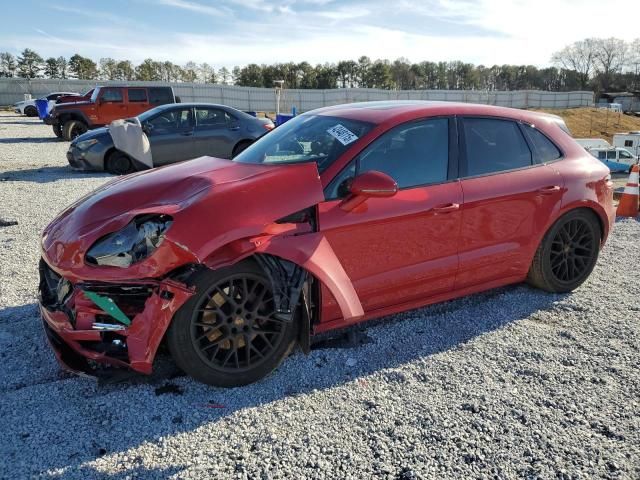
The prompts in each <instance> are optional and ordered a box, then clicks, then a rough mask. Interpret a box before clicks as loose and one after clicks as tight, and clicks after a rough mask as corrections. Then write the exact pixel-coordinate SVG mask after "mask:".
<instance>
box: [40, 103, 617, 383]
mask: <svg viewBox="0 0 640 480" xmlns="http://www.w3.org/2000/svg"><path fill="white" fill-rule="evenodd" d="M612 194H613V189H612V184H611V181H610V177H609V171H608V170H607V168H606V167H605V166H604V165H603V164H602V163H600V162H599V161H598V160H597V159H595V158H593V157H592V156H591V155H589V154H588V153H587V152H585V150H584V149H583V148H581V147H580V146H579V145H578V144H577V143H575V142H574V141H573V140H572V139H571V137H570V136H569V135H568V133H567V132H566V127H565V126H564V123H563V122H562V120H560V119H559V118H558V117H555V116H552V115H546V114H541V113H533V112H527V111H521V110H513V109H507V108H498V107H489V106H482V105H470V104H455V103H434V102H371V103H361V104H351V105H339V106H334V107H328V108H323V109H320V110H315V111H313V112H309V113H306V114H304V115H301V116H299V117H296V118H295V119H293V120H291V121H289V122H287V123H286V124H284V125H282V126H280V127H278V128H277V129H275V130H274V131H273V132H271V133H269V134H267V135H265V136H264V137H263V138H261V139H260V140H258V141H257V142H256V143H254V144H253V145H252V146H251V147H249V148H248V149H247V150H245V151H244V152H242V153H241V154H240V155H239V156H238V157H236V158H235V159H234V160H233V161H231V160H221V159H217V158H211V157H202V158H198V159H195V160H191V161H187V162H183V163H179V164H175V165H171V166H167V167H163V168H160V169H156V170H153V171H149V172H144V173H138V174H133V175H130V176H127V177H122V178H118V179H116V180H114V181H112V182H110V183H108V184H106V185H104V186H103V187H102V188H99V189H98V190H96V191H95V192H93V193H92V194H90V195H88V196H86V197H85V198H83V199H81V200H80V201H78V202H76V203H75V204H73V205H72V206H71V207H69V208H68V209H67V210H66V211H64V212H63V213H61V214H60V215H59V216H58V217H57V218H56V219H55V220H54V221H53V222H52V223H51V224H50V225H49V226H48V227H47V228H46V229H45V231H44V233H43V237H42V261H41V263H40V272H41V282H40V297H41V311H42V316H43V319H44V327H45V331H46V334H47V336H48V338H49V340H50V343H51V345H52V346H53V349H54V350H55V352H56V355H57V357H58V358H59V360H60V361H61V363H62V364H63V365H64V366H66V367H67V368H69V369H71V370H74V371H79V372H87V373H93V374H101V373H103V372H105V371H109V370H110V369H113V368H114V367H115V368H118V367H119V368H126V369H131V370H134V371H138V372H143V373H149V372H150V371H151V369H152V364H153V360H154V357H155V354H156V351H157V350H158V347H159V346H160V344H161V342H163V341H165V342H166V343H167V345H168V347H169V350H170V352H171V354H172V356H173V358H174V359H175V361H176V363H177V365H178V366H179V367H180V368H181V369H183V370H184V371H185V372H186V373H188V374H189V375H192V376H193V377H195V378H196V379H198V380H200V381H203V382H206V383H209V384H213V385H218V386H227V387H229V386H237V385H243V384H247V383H250V382H254V381H256V380H258V379H260V378H261V377H263V376H264V375H266V374H268V373H269V372H270V371H271V370H273V369H274V368H275V367H276V366H277V365H278V364H279V363H280V362H281V361H282V360H283V358H284V357H285V356H286V355H287V354H288V352H290V351H291V350H292V348H293V347H294V346H295V345H296V344H298V345H300V347H301V348H302V350H303V351H308V349H309V343H310V337H311V336H312V335H313V334H316V333H319V332H325V331H328V330H331V329H336V328H341V327H345V326H348V325H350V324H353V323H356V322H360V321H363V320H367V319H371V318H375V317H380V316H382V315H388V314H392V313H396V312H401V311H404V310H408V309H412V308H417V307H420V306H423V305H427V304H431V303H434V302H440V301H443V300H447V299H451V298H455V297H460V296H462V295H468V294H471V293H474V292H479V291H482V290H487V289H490V288H495V287H499V286H502V285H507V284H511V283H517V282H523V281H528V282H529V283H531V284H532V285H534V286H536V287H539V288H542V289H544V290H547V291H550V292H568V291H571V290H573V289H574V288H576V287H578V286H579V285H580V284H581V283H582V282H583V281H584V280H585V279H586V278H587V277H588V276H589V274H590V273H591V271H592V269H593V267H594V265H595V263H596V260H597V258H598V252H599V250H600V248H601V247H602V245H603V244H604V241H605V239H606V238H607V235H608V234H609V231H610V229H611V227H612V224H613V221H614V211H613V205H612Z"/></svg>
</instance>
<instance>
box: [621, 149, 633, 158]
mask: <svg viewBox="0 0 640 480" xmlns="http://www.w3.org/2000/svg"><path fill="white" fill-rule="evenodd" d="M620 158H633V157H632V156H631V154H630V153H629V152H627V151H625V150H620Z"/></svg>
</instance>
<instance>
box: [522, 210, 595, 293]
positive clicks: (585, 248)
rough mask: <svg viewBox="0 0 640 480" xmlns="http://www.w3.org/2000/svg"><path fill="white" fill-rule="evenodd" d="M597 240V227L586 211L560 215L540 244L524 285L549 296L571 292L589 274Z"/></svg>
mask: <svg viewBox="0 0 640 480" xmlns="http://www.w3.org/2000/svg"><path fill="white" fill-rule="evenodd" d="M601 238H602V232H601V229H600V223H599V222H598V219H597V218H596V216H595V214H594V213H593V212H591V211H590V210H586V209H577V210H572V211H570V212H569V213H567V214H565V215H563V216H562V217H560V218H559V219H558V220H557V221H556V223H554V224H553V225H552V226H551V228H550V229H549V231H548V232H547V233H546V234H545V236H544V238H543V239H542V242H540V245H539V246H538V250H537V251H536V254H535V256H534V257H533V262H531V268H530V269H529V275H528V277H527V281H528V282H529V283H530V284H531V285H533V286H534V287H537V288H540V289H542V290H546V291H547V292H552V293H566V292H571V291H573V290H575V289H576V288H578V287H579V286H580V285H582V283H583V282H584V281H585V280H586V279H587V278H588V277H589V275H590V274H591V272H592V271H593V268H594V267H595V265H596V262H597V261H598V254H599V251H600V240H601Z"/></svg>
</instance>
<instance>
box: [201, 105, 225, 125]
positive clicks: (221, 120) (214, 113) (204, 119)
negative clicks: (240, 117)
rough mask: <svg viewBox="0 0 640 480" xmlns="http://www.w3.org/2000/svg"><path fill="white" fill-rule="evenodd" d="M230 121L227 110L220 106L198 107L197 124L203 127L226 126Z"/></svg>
mask: <svg viewBox="0 0 640 480" xmlns="http://www.w3.org/2000/svg"><path fill="white" fill-rule="evenodd" d="M229 122H230V117H229V115H227V112H225V111H224V110H221V109H219V108H202V107H196V124H197V125H198V127H202V128H217V127H224V126H226V125H227V124H228V123H229Z"/></svg>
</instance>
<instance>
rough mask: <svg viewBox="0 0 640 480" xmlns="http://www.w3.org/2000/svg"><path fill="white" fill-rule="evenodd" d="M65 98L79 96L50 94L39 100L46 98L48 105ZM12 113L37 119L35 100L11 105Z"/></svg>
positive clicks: (74, 94)
mask: <svg viewBox="0 0 640 480" xmlns="http://www.w3.org/2000/svg"><path fill="white" fill-rule="evenodd" d="M65 96H72V97H74V96H80V94H78V93H75V92H51V93H50V94H49V95H46V96H44V97H40V98H43V99H44V98H46V99H47V101H48V102H49V103H51V102H52V101H53V102H55V101H56V100H57V99H58V98H60V97H65ZM13 111H14V112H15V113H20V114H22V115H26V116H27V117H37V116H38V109H37V107H36V99H35V98H32V99H31V100H23V101H21V102H18V103H14V104H13Z"/></svg>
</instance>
